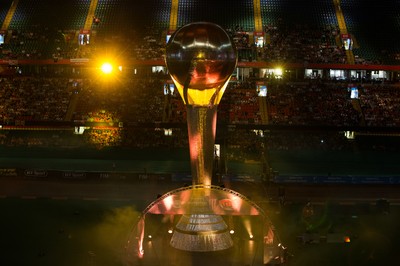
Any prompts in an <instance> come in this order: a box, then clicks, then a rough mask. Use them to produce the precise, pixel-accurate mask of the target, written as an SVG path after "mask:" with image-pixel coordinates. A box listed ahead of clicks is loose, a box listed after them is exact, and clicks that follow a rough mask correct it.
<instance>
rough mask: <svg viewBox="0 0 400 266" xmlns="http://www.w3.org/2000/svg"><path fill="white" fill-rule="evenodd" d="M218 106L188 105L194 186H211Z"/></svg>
mask: <svg viewBox="0 0 400 266" xmlns="http://www.w3.org/2000/svg"><path fill="white" fill-rule="evenodd" d="M217 107H218V106H217V105H214V106H209V107H208V106H195V105H186V110H187V124H188V135H189V149H190V163H191V170H192V180H193V181H192V182H193V185H207V186H208V185H211V180H212V173H213V160H214V143H215V132H216V124H217Z"/></svg>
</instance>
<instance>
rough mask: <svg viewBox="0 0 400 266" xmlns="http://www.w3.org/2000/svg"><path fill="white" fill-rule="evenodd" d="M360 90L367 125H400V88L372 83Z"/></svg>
mask: <svg viewBox="0 0 400 266" xmlns="http://www.w3.org/2000/svg"><path fill="white" fill-rule="evenodd" d="M360 91H361V92H360V103H361V108H362V110H363V113H364V117H365V123H366V125H367V126H375V127H398V126H400V90H399V88H398V87H397V86H388V85H377V84H370V85H364V86H363V87H362V88H361V89H360Z"/></svg>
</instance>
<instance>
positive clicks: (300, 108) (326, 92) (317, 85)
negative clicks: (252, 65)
mask: <svg viewBox="0 0 400 266" xmlns="http://www.w3.org/2000/svg"><path fill="white" fill-rule="evenodd" d="M266 100H267V103H268V107H269V122H270V124H274V125H310V126H312V125H314V126H358V125H360V123H361V116H362V115H361V114H360V112H359V111H357V110H356V109H355V108H354V106H353V103H352V100H351V99H350V93H349V91H348V84H346V83H323V82H302V83H300V82H297V83H275V84H273V85H271V86H269V87H268V97H267V99H266Z"/></svg>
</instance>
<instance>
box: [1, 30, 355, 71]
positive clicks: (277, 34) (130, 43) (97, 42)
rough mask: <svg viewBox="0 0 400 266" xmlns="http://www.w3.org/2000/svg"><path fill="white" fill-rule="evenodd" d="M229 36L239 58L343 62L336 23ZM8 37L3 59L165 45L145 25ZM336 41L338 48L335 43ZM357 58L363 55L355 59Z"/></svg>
mask: <svg viewBox="0 0 400 266" xmlns="http://www.w3.org/2000/svg"><path fill="white" fill-rule="evenodd" d="M226 30H227V32H228V34H229V35H230V36H231V37H232V40H233V41H234V44H235V46H236V47H237V49H238V52H239V60H241V61H253V60H254V61H255V60H258V61H267V62H281V63H287V62H288V63H299V62H300V63H345V62H346V54H345V52H344V50H343V48H342V47H341V46H342V45H341V41H340V39H339V41H338V38H339V30H338V28H337V27H336V26H327V27H326V28H317V29H315V28H311V27H310V26H305V25H296V26H295V27H288V26H286V27H285V26H283V25H281V26H279V27H276V26H266V27H265V32H264V34H265V45H264V47H259V46H258V45H256V44H255V43H254V42H253V40H252V39H253V37H252V36H251V34H252V33H251V32H246V31H244V30H243V29H242V28H241V27H240V26H237V27H236V28H234V29H230V28H228V29H226ZM7 34H11V37H7V36H6V38H5V40H7V41H6V42H5V43H4V44H1V45H0V50H1V53H0V58H1V59H32V60H35V59H54V60H55V61H57V60H59V59H70V58H83V57H84V58H92V57H93V56H96V55H98V54H99V53H103V52H109V51H110V50H113V51H114V52H115V54H118V55H122V56H123V57H124V58H125V59H128V58H129V59H132V60H160V59H163V55H164V53H165V46H166V36H165V34H166V33H165V32H162V31H160V30H159V29H155V28H149V30H148V31H146V33H145V34H143V33H142V34H138V33H137V32H134V31H132V32H124V33H123V34H119V33H114V34H113V35H109V34H96V36H90V38H89V39H88V41H87V42H82V43H80V42H79V41H78V36H79V30H72V29H70V30H61V29H59V30H55V29H50V28H48V27H44V26H41V25H34V26H32V27H30V28H28V29H26V30H12V31H10V33H7ZM338 44H339V46H338ZM357 61H360V62H361V61H362V58H359V57H357Z"/></svg>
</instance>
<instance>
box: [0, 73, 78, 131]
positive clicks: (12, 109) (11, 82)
mask: <svg viewBox="0 0 400 266" xmlns="http://www.w3.org/2000/svg"><path fill="white" fill-rule="evenodd" d="M68 88H69V79H66V78H43V77H7V78H5V77H4V78H0V102H1V103H0V123H2V124H15V123H18V121H20V122H21V123H23V122H24V121H63V120H64V118H65V115H66V112H67V109H68V105H69V99H70V95H71V93H72V92H71V91H70V90H69V89H68Z"/></svg>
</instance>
